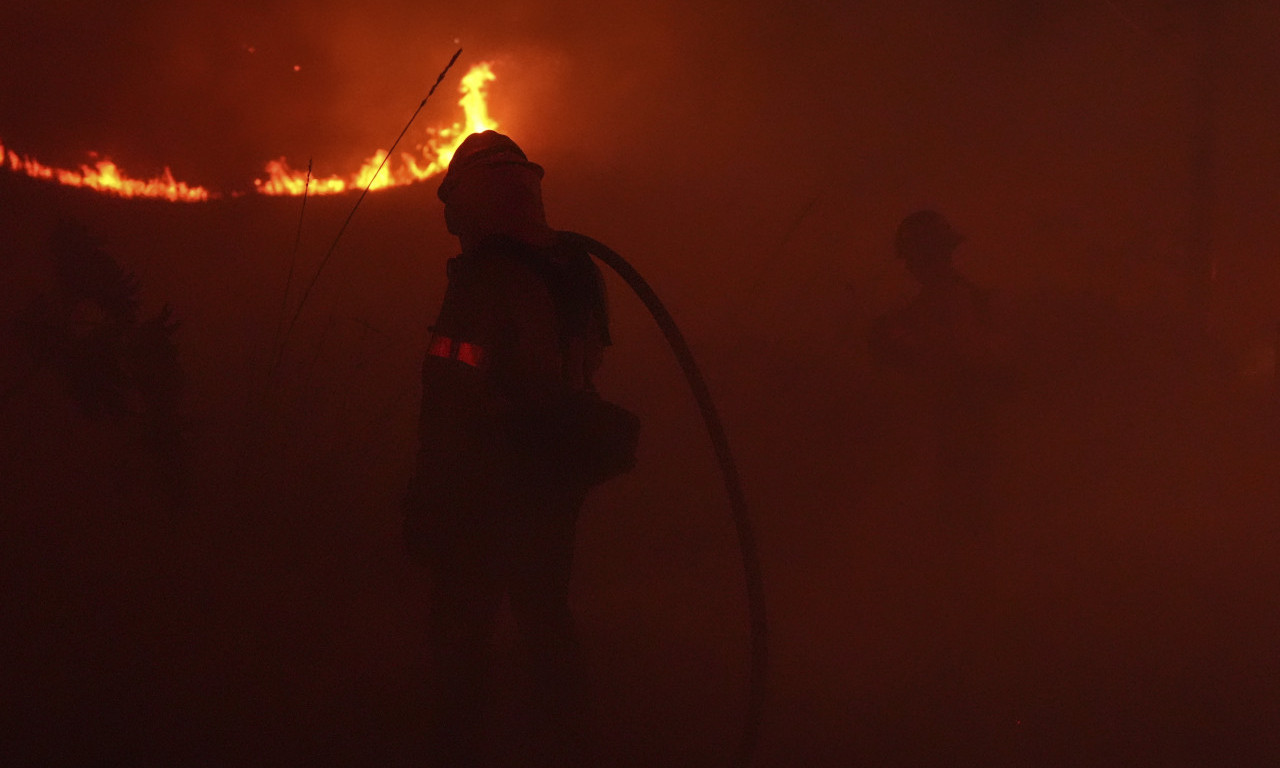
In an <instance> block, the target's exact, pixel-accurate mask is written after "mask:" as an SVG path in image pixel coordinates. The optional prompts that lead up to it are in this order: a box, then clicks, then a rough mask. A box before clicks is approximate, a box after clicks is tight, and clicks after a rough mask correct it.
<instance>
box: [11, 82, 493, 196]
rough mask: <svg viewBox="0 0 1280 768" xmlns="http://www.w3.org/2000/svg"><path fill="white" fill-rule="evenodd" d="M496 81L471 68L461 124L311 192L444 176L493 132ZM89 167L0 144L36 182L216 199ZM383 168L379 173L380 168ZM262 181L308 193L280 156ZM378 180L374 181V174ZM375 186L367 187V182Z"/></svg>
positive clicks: (379, 155) (102, 166) (163, 180)
mask: <svg viewBox="0 0 1280 768" xmlns="http://www.w3.org/2000/svg"><path fill="white" fill-rule="evenodd" d="M495 79H496V77H495V76H494V74H493V67H492V65H491V64H490V63H489V62H481V63H479V64H476V65H475V66H473V67H472V68H471V69H470V70H469V71H468V72H467V74H465V75H463V77H462V83H461V84H460V85H459V86H458V92H459V93H461V94H462V98H461V99H459V100H458V104H459V105H461V106H462V109H463V113H464V115H465V117H464V119H463V121H462V122H459V123H454V124H453V125H451V126H447V127H444V128H428V129H427V131H426V133H427V135H426V138H425V140H424V141H423V143H421V144H419V145H418V146H417V147H416V148H415V151H414V152H412V153H410V152H402V153H400V158H399V159H400V162H399V163H398V164H393V163H392V162H386V163H385V165H384V161H385V160H387V150H385V149H379V150H377V151H376V152H374V153H373V154H372V155H371V156H370V157H369V159H368V160H366V161H365V162H364V164H363V165H362V166H360V169H359V170H357V171H356V172H355V173H353V174H350V175H349V176H345V177H344V176H328V177H316V176H312V177H311V182H310V187H309V194H312V195H331V194H336V193H339V192H346V191H347V190H351V189H364V188H365V187H366V186H369V188H370V189H383V188H385V187H393V186H402V185H405V184H412V183H414V182H416V181H421V180H423V179H425V178H428V177H429V176H434V175H436V174H438V173H443V172H444V171H445V170H446V169H447V168H448V167H449V161H450V160H452V159H453V153H454V152H456V151H457V149H458V145H460V144H461V143H462V140H463V139H465V138H466V137H467V136H469V135H470V134H472V133H477V132H480V131H491V130H495V129H497V127H498V123H497V122H496V121H495V120H494V119H493V118H491V117H490V116H489V107H488V102H487V101H486V96H487V94H486V89H487V87H488V85H489V83H491V82H493V81H494V80H495ZM91 157H93V158H95V159H94V161H93V164H92V165H91V166H90V165H81V166H80V168H79V170H69V169H66V168H55V167H52V166H48V165H44V164H43V163H40V162H39V161H37V160H35V159H34V158H32V157H30V156H28V155H19V154H18V153H17V152H16V151H14V150H6V148H5V146H4V143H3V142H0V166H4V167H8V168H9V169H10V170H12V171H14V172H16V173H23V174H26V175H27V176H30V177H32V178H36V179H47V180H49V181H55V182H57V183H59V184H65V185H67V186H72V187H86V188H88V189H93V190H96V191H98V192H105V193H107V194H112V195H118V196H120V197H151V198H159V199H164V200H171V201H174V202H199V201H203V200H209V199H211V198H216V197H219V195H218V194H217V193H216V192H210V191H209V190H207V189H205V188H204V187H200V186H196V185H192V184H187V183H186V182H183V181H178V180H177V179H175V178H174V176H173V172H172V171H170V170H169V168H168V167H167V166H166V167H165V169H164V173H162V174H161V175H160V176H156V177H154V178H150V179H137V178H133V177H131V176H129V175H127V174H126V173H125V172H124V171H122V170H121V169H120V167H119V166H117V165H116V164H115V163H113V162H111V160H110V159H109V158H106V157H103V158H101V159H97V156H96V155H91ZM379 167H381V168H382V170H381V171H379V170H378V168H379ZM265 171H266V178H259V179H254V181H253V185H254V187H255V189H256V190H257V191H258V192H260V193H261V194H264V195H301V194H302V193H303V191H304V190H307V189H308V187H307V179H306V173H305V172H299V171H296V170H294V169H293V168H291V167H289V163H288V161H287V160H285V158H283V157H281V158H279V159H276V160H272V161H270V162H268V163H267V164H266V168H265ZM375 173H376V174H377V178H376V179H375V178H374V174H375ZM371 179H372V180H373V183H372V184H370V180H371Z"/></svg>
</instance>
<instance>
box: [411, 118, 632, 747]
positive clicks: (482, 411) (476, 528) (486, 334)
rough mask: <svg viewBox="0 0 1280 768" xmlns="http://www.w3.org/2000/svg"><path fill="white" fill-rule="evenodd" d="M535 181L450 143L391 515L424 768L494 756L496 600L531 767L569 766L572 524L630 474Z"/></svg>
mask: <svg viewBox="0 0 1280 768" xmlns="http://www.w3.org/2000/svg"><path fill="white" fill-rule="evenodd" d="M542 176H543V169H542V168H541V167H540V166H538V165H536V164H534V163H532V162H530V161H529V160H528V159H527V158H526V156H525V154H524V152H523V151H521V149H520V148H519V147H518V146H517V145H516V143H515V142H514V141H512V140H511V139H510V138H508V137H506V136H503V135H501V134H498V133H495V132H492V131H486V132H483V133H478V134H473V135H471V136H469V137H468V138H467V139H466V140H465V141H464V142H463V143H462V145H461V146H460V147H459V148H458V151H457V153H456V154H455V155H454V157H453V160H452V162H451V163H450V166H449V170H448V173H447V174H446V176H445V179H444V181H443V182H442V183H441V185H440V189H439V196H440V199H441V200H442V201H443V202H444V205H445V211H444V212H445V221H446V224H447V225H448V228H449V231H450V232H451V233H452V234H454V235H456V236H457V237H458V241H459V244H460V245H461V249H462V253H461V254H460V255H459V256H457V257H455V258H453V259H451V260H450V261H449V264H448V277H449V284H448V289H447V291H446V293H445V297H444V302H443V305H442V306H441V309H440V313H439V316H438V318H437V320H436V322H435V325H434V326H433V327H432V329H431V336H430V340H429V342H428V350H427V355H426V359H425V361H424V364H423V372H422V390H423V392H422V413H421V421H420V433H421V446H420V452H419V457H418V465H417V473H416V476H415V478H414V480H413V482H412V484H411V488H410V491H409V494H408V496H407V499H406V504H405V512H406V517H405V536H406V543H407V545H408V548H409V551H410V554H411V555H412V556H413V557H414V558H415V559H416V560H418V561H419V562H421V563H422V564H424V565H425V566H427V568H428V569H429V571H430V575H431V594H430V640H429V642H430V655H431V661H430V663H431V668H432V670H433V673H432V675H433V681H432V696H431V698H432V702H433V711H432V719H433V723H432V734H433V738H432V744H431V754H430V759H431V760H432V761H433V762H432V763H431V764H432V765H435V764H439V765H447V766H467V765H477V764H485V763H486V761H487V760H493V759H498V758H495V757H494V756H493V755H491V754H489V755H486V752H485V749H484V746H483V745H484V743H485V742H487V741H490V739H488V738H486V727H487V717H486V709H487V705H486V697H485V690H486V685H487V683H486V680H485V674H484V673H485V669H486V667H487V666H488V661H489V659H488V648H489V643H490V640H491V636H492V634H493V630H494V625H495V620H496V618H497V615H498V613H499V610H500V607H501V604H502V601H503V599H504V597H505V598H506V599H507V600H508V602H509V604H510V607H511V610H512V613H513V614H514V616H515V619H516V624H517V628H518V631H519V637H520V643H521V646H522V648H521V651H522V653H523V654H524V659H525V660H526V661H527V671H528V677H529V679H530V681H531V687H532V693H531V694H530V701H529V704H530V706H529V707H528V711H529V713H530V722H531V723H532V730H533V732H534V739H533V744H534V746H533V747H532V748H531V749H530V750H528V753H529V754H528V756H529V759H530V761H531V764H536V765H573V764H576V763H578V762H581V761H582V760H583V759H585V758H584V756H583V754H582V743H581V735H582V734H581V733H580V727H581V724H582V719H583V714H584V691H583V670H582V667H581V658H580V654H579V650H578V643H577V640H576V639H575V636H574V629H573V618H572V616H571V614H570V611H569V580H570V574H571V570H572V562H573V543H574V533H575V524H576V521H577V518H578V514H579V511H580V509H581V507H582V504H583V501H584V498H585V496H586V494H587V491H588V490H589V488H590V487H591V486H593V485H595V484H597V483H600V482H602V481H604V480H606V479H608V478H610V477H613V476H615V475H617V474H620V473H622V472H625V471H627V470H628V469H630V467H631V464H632V463H633V462H634V455H635V447H636V438H637V434H638V430H639V422H638V420H637V419H636V418H635V417H634V416H633V415H632V414H630V413H629V412H627V411H625V410H623V409H622V408H620V407H618V406H615V405H612V404H610V403H608V402H607V401H604V400H602V399H601V398H600V397H599V396H598V395H597V394H596V392H595V388H594V386H593V384H592V378H593V375H594V374H595V372H596V370H597V368H599V366H600V364H601V360H602V358H603V353H604V349H605V347H607V346H609V344H610V338H609V318H608V311H607V303H606V297H605V290H604V283H603V280H602V278H601V275H600V272H599V270H598V269H597V268H596V266H595V264H594V262H593V261H592V259H591V257H590V255H589V254H588V253H586V252H585V251H582V250H581V249H580V248H577V247H575V246H573V245H571V244H570V243H569V242H568V241H567V240H566V239H564V238H562V237H560V236H559V235H558V233H557V232H556V231H554V230H552V229H551V228H550V227H548V226H547V223H546V219H545V215H544V212H543V205H542V193H541V180H542ZM490 735H492V734H490ZM501 759H503V760H509V759H510V758H509V757H507V758H501Z"/></svg>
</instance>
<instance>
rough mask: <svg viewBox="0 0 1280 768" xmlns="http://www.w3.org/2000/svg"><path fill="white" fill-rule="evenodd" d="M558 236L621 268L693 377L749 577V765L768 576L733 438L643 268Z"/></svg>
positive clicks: (744, 751)
mask: <svg viewBox="0 0 1280 768" xmlns="http://www.w3.org/2000/svg"><path fill="white" fill-rule="evenodd" d="M560 236H561V237H562V238H563V239H564V240H566V241H568V242H570V243H574V244H576V245H577V246H579V247H580V248H582V249H583V250H585V251H587V252H588V253H590V254H591V255H593V256H595V257H596V258H597V259H599V260H600V261H602V262H604V263H605V264H607V265H608V266H609V268H610V269H612V270H613V271H614V272H616V273H618V276H619V277H621V278H622V279H623V280H624V281H626V283H627V285H629V286H630V287H631V290H632V291H634V292H635V294H636V296H637V297H639V299H640V301H642V302H643V303H644V305H645V307H646V308H647V309H648V310H649V314H651V315H653V319H654V321H655V322H657V324H658V327H659V328H660V329H662V334H663V335H664V336H665V337H666V339H667V344H669V345H670V346H671V351H672V352H673V353H675V356H676V360H677V361H679V363H680V368H681V370H683V371H684V376H685V379H686V380H687V381H688V382H689V388H690V389H691V390H693V397H694V399H695V400H696V401H697V403H698V410H699V411H701V412H702V420H703V422H705V424H706V427H707V435H708V436H709V437H710V438H711V445H712V447H713V448H714V449H715V453H716V460H717V461H718V462H719V464H720V473H721V475H722V476H723V477H724V487H725V491H726V492H727V493H728V495H729V509H730V512H731V514H732V515H733V523H734V527H735V528H736V530H737V533H738V548H739V550H740V551H741V553H742V569H743V574H744V576H745V577H746V590H747V613H748V619H749V622H750V630H751V669H750V677H749V685H748V689H747V709H746V718H745V723H744V727H743V731H742V739H741V741H740V742H739V743H738V749H737V752H736V753H735V754H734V759H733V762H732V763H731V765H732V766H734V768H745V766H748V765H750V763H751V758H752V756H753V755H754V754H755V750H756V745H757V743H758V741H759V739H760V729H761V716H762V713H763V711H764V702H765V680H766V677H767V675H768V671H769V650H768V629H769V627H768V621H767V618H766V614H765V602H764V579H763V577H762V576H761V570H760V553H759V550H758V549H757V547H756V540H755V533H754V532H753V530H752V528H751V519H750V517H749V516H748V514H747V502H746V498H745V496H744V495H743V493H742V483H741V480H740V479H739V476H738V467H737V465H736V464H735V463H734V461H733V455H732V454H731V453H730V451H729V440H728V438H727V437H726V436H725V432H724V424H723V423H722V422H721V421H720V417H719V415H718V414H717V413H716V408H715V404H714V403H713V402H712V400H711V392H710V390H708V389H707V382H706V380H705V379H703V378H702V373H701V372H700V371H699V370H698V364H697V363H696V362H695V361H694V359H693V353H692V352H690V351H689V345H688V344H687V343H686V342H685V340H684V335H683V334H681V333H680V329H679V328H678V327H677V326H676V322H675V320H674V319H672V317H671V314H670V313H668V312H667V309H666V307H664V306H663V305H662V301H661V300H659V299H658V295H657V294H656V293H654V291H653V289H652V288H651V287H649V284H648V283H647V282H646V281H645V279H644V278H643V277H641V276H640V273H639V272H637V271H636V270H635V268H634V267H632V266H631V264H629V263H628V262H627V260H626V259H624V258H622V257H621V256H619V255H618V253H617V252H615V251H614V250H612V249H611V248H609V247H608V246H606V245H605V244H603V243H601V242H600V241H598V240H594V239H592V238H590V237H587V236H586V235H580V234H577V233H576V232H561V233H560Z"/></svg>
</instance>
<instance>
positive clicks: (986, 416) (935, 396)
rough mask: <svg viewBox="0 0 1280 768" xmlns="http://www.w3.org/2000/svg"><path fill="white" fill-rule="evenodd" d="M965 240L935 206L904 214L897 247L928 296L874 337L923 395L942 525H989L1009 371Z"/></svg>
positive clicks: (881, 356) (883, 357)
mask: <svg viewBox="0 0 1280 768" xmlns="http://www.w3.org/2000/svg"><path fill="white" fill-rule="evenodd" d="M962 242H963V238H962V237H961V235H960V234H959V233H958V232H957V231H956V230H955V229H954V228H953V227H952V226H951V224H950V222H948V221H947V220H946V218H945V217H943V216H942V214H940V213H938V212H937V211H933V210H921V211H916V212H915V213H912V214H911V215H909V216H907V217H906V218H905V219H903V221H902V223H901V224H900V225H899V226H898V231H897V234H896V237H895V240H894V250H895V252H896V255H897V257H898V258H900V259H902V261H903V262H904V264H905V265H906V268H907V271H908V272H910V273H911V275H912V277H914V278H915V279H916V281H917V282H918V283H919V284H920V292H919V293H918V294H917V295H916V296H915V298H914V299H912V301H911V302H910V303H909V304H908V305H907V306H906V307H904V308H902V309H901V310H898V311H896V312H891V313H889V314H887V315H884V316H883V317H881V318H879V319H878V320H877V321H876V324H875V326H874V327H873V329H872V334H871V340H870V341H871V349H872V353H873V354H874V355H875V357H876V358H877V359H878V360H880V361H881V362H883V363H886V364H888V365H892V366H894V367H896V368H898V369H900V370H902V371H903V372H905V373H906V374H907V375H908V376H910V377H911V378H912V379H915V380H916V382H917V383H918V384H920V385H921V389H923V391H924V392H925V396H926V399H927V400H928V408H929V409H930V411H931V414H930V415H931V421H932V423H933V426H934V432H935V436H936V439H937V451H936V466H935V475H934V476H935V478H936V489H935V490H936V493H937V496H938V509H939V512H940V514H941V515H942V516H943V522H944V523H945V524H949V525H956V526H959V527H962V528H966V529H969V530H972V531H981V530H983V529H985V528H986V527H988V525H989V520H990V517H989V515H990V498H989V488H988V486H989V481H990V463H991V447H992V445H991V444H992V430H993V425H992V421H993V419H994V417H995V406H996V405H997V404H998V403H999V401H1000V400H1001V399H1002V398H1003V397H1004V395H1005V393H1006V392H1007V391H1008V388H1009V368H1008V365H1007V363H1006V359H1005V353H1004V346H1005V345H1004V343H1003V342H1002V341H1001V340H1000V338H999V334H998V332H997V330H996V328H995V327H994V323H993V322H992V317H991V306H990V304H991V302H990V296H989V294H988V293H987V292H986V291H984V290H982V289H980V288H978V287H977V286H975V285H974V284H973V283H971V282H969V280H968V279H966V278H965V277H964V275H962V274H961V273H960V272H959V271H958V270H957V269H956V267H955V264H954V262H953V259H952V257H953V254H954V252H955V250H956V248H957V247H958V246H959V245H960V244H961V243H962Z"/></svg>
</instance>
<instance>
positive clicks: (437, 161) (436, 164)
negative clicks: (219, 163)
mask: <svg viewBox="0 0 1280 768" xmlns="http://www.w3.org/2000/svg"><path fill="white" fill-rule="evenodd" d="M495 79H497V78H496V76H495V75H494V74H493V66H492V65H491V64H490V63H489V62H487V61H486V62H481V63H479V64H476V65H475V66H473V67H472V68H471V69H470V70H469V71H468V72H467V74H465V75H463V77H462V83H461V84H460V85H459V86H458V92H459V93H461V94H462V98H461V99H459V100H458V104H459V105H461V106H462V110H463V114H464V115H465V117H464V119H463V122H461V123H454V124H453V125H451V126H448V127H446V128H428V129H427V138H426V141H425V142H423V143H422V144H419V145H418V147H417V151H416V153H409V152H403V153H401V154H400V160H401V162H402V164H401V165H398V166H395V167H393V166H392V163H390V162H388V163H386V165H383V161H384V160H386V159H387V151H386V150H385V149H379V150H377V151H376V152H374V153H373V155H372V156H371V157H370V158H369V159H368V160H366V161H365V163H364V165H362V166H360V170H358V171H356V172H355V173H353V174H351V175H350V176H348V177H346V178H343V177H341V176H328V177H324V178H317V177H315V176H312V177H311V187H310V192H309V194H312V195H328V194H334V193H338V192H345V191H347V190H349V189H364V188H365V186H367V185H369V180H370V179H372V178H373V174H374V173H376V172H377V173H378V177H377V179H375V180H374V181H373V184H372V185H369V188H370V189H383V188H385V187H398V186H403V185H405V184H412V183H414V182H415V181H421V180H423V179H425V178H427V177H429V176H434V175H436V174H438V173H443V172H444V171H445V170H446V169H447V168H448V167H449V161H450V160H452V159H453V153H454V152H456V151H457V149H458V145H459V144H461V143H462V140H463V139H465V138H466V137H467V136H469V135H470V134H472V133H478V132H480V131H492V130H496V129H497V127H498V123H497V122H496V121H495V120H494V119H493V118H491V117H489V106H488V102H487V100H486V96H487V93H486V89H487V87H488V85H489V83H491V82H493V81H494V80H495ZM379 166H382V171H381V172H378V167H379ZM266 172H267V177H266V178H265V179H255V180H254V182H253V184H254V186H255V187H257V189H258V191H259V192H261V193H262V194H264V195H300V194H302V192H303V190H304V189H305V188H306V173H305V172H303V171H297V170H294V169H293V168H290V167H289V164H288V162H287V161H286V160H285V159H284V158H283V157H282V158H280V159H278V160H272V161H271V162H269V163H267V167H266Z"/></svg>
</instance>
